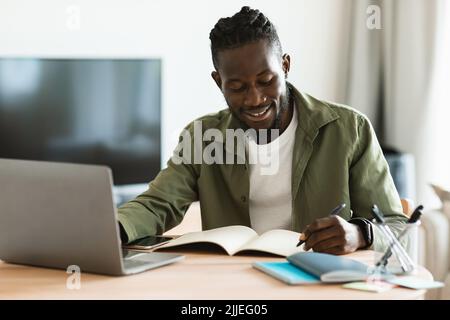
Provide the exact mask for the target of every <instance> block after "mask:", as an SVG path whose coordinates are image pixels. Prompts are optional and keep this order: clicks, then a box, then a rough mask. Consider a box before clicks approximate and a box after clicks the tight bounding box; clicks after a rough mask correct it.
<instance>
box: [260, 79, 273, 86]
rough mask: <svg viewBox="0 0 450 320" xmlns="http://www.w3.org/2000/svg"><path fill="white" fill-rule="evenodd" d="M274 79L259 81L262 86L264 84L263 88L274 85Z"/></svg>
mask: <svg viewBox="0 0 450 320" xmlns="http://www.w3.org/2000/svg"><path fill="white" fill-rule="evenodd" d="M272 80H273V77H271V78H266V79H261V80H260V81H259V83H260V84H262V85H263V86H268V85H270V84H271V83H272Z"/></svg>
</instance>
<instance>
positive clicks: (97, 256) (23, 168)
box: [0, 159, 184, 275]
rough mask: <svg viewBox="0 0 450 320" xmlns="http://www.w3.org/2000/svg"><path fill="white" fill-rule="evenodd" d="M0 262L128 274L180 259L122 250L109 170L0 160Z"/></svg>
mask: <svg viewBox="0 0 450 320" xmlns="http://www.w3.org/2000/svg"><path fill="white" fill-rule="evenodd" d="M0 186H1V188H0V259H1V260H3V261H5V262H9V263H17V264H27V265H34V266H42V267H51V268H59V269H66V270H67V268H68V267H69V266H72V265H76V266H78V267H79V268H80V270H81V272H93V273H100V274H107V275H126V274H133V273H138V272H142V271H145V270H148V269H152V268H156V267H160V266H163V265H167V264H170V263H173V262H176V261H179V260H181V259H183V258H184V256H182V255H178V254H172V253H160V252H158V253H157V252H151V253H142V252H132V251H126V250H123V249H122V248H121V242H120V235H119V228H118V224H117V214H116V208H115V205H114V201H113V193H112V175H111V170H110V169H109V168H108V167H105V166H96V165H80V164H67V163H57V162H43V161H25V160H11V159H0Z"/></svg>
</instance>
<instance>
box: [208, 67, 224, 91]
mask: <svg viewBox="0 0 450 320" xmlns="http://www.w3.org/2000/svg"><path fill="white" fill-rule="evenodd" d="M211 77H212V78H213V79H214V82H215V83H216V84H217V86H218V87H219V89H220V91H222V79H221V78H220V74H219V73H218V72H217V71H213V72H211Z"/></svg>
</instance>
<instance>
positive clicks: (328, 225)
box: [303, 215, 366, 255]
mask: <svg viewBox="0 0 450 320" xmlns="http://www.w3.org/2000/svg"><path fill="white" fill-rule="evenodd" d="M303 234H304V235H305V237H306V241H305V246H304V249H305V250H309V249H311V248H312V249H313V250H314V251H316V252H323V253H330V254H338V255H340V254H347V253H351V252H354V251H356V250H358V249H359V248H362V247H365V246H366V242H365V240H364V236H363V234H362V231H361V229H360V228H359V227H358V226H357V225H355V224H352V223H349V222H347V221H346V220H345V219H343V218H341V217H339V216H337V215H336V216H330V217H326V218H321V219H316V220H315V221H314V222H313V223H312V224H310V225H308V226H307V227H306V229H305V231H304V232H303Z"/></svg>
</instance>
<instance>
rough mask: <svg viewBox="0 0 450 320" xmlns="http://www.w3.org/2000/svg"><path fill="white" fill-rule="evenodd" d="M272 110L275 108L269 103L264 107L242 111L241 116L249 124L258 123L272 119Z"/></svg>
mask: <svg viewBox="0 0 450 320" xmlns="http://www.w3.org/2000/svg"><path fill="white" fill-rule="evenodd" d="M272 106H273V108H272ZM274 110H275V106H274V104H273V103H271V104H269V105H267V106H264V107H258V108H252V109H246V110H243V111H242V116H243V117H245V118H246V119H247V120H249V121H251V122H260V121H264V120H267V119H269V118H270V117H272V116H273V112H274Z"/></svg>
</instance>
